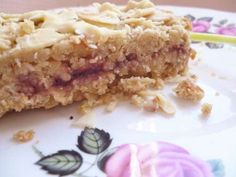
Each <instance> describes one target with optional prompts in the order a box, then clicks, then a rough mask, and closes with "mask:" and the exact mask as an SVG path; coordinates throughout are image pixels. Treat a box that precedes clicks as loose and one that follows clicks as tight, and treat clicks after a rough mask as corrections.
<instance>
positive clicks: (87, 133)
mask: <svg viewBox="0 0 236 177" xmlns="http://www.w3.org/2000/svg"><path fill="white" fill-rule="evenodd" d="M111 143H112V139H111V136H110V134H109V133H108V132H105V131H104V130H100V129H98V128H85V129H84V130H83V131H82V132H81V134H80V135H79V136H78V140H77V147H78V149H76V150H59V151H58V152H56V153H53V154H50V155H43V153H42V152H41V151H39V150H38V149H37V148H36V147H35V146H34V147H33V148H34V150H35V152H37V154H38V155H39V156H40V157H41V158H40V160H39V161H37V162H36V164H37V165H39V166H41V168H42V169H43V170H45V171H47V172H48V173H49V174H52V175H58V176H66V175H72V174H73V176H77V177H89V176H88V175H87V172H88V171H89V170H91V169H93V168H98V169H100V171H101V172H103V173H105V174H106V176H107V177H133V176H135V177H156V176H158V177H223V176H224V166H223V164H222V162H221V161H220V160H210V161H207V162H205V161H203V160H200V159H198V158H196V157H194V156H192V155H191V154H189V152H188V151H186V150H185V149H183V148H181V147H179V146H177V145H174V144H170V143H166V142H152V143H149V144H145V145H138V144H123V145H120V146H118V147H114V148H110V145H111ZM84 154H89V155H92V156H94V161H93V162H86V163H85V161H86V160H85V158H84V156H83V155H84ZM83 166H84V170H80V169H81V168H82V167H83Z"/></svg>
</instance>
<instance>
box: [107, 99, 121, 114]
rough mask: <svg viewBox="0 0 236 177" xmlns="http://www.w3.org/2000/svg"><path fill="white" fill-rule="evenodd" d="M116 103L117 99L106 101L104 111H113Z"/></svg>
mask: <svg viewBox="0 0 236 177" xmlns="http://www.w3.org/2000/svg"><path fill="white" fill-rule="evenodd" d="M117 103H118V101H112V102H110V103H108V105H107V106H106V111H107V112H112V111H114V109H115V108H116V106H117Z"/></svg>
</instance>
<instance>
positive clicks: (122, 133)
mask: <svg viewBox="0 0 236 177" xmlns="http://www.w3.org/2000/svg"><path fill="white" fill-rule="evenodd" d="M163 8H165V9H169V10H172V11H174V12H176V14H179V15H188V17H189V18H191V19H192V20H193V30H194V31H197V32H212V33H221V34H228V35H236V25H235V24H236V14H233V13H226V12H219V11H213V10H207V9H193V8H183V7H169V6H165V7H163ZM192 46H193V48H195V49H196V50H197V52H198V59H197V60H196V61H190V72H191V73H193V74H195V75H197V77H198V84H199V85H200V86H201V87H202V88H203V89H204V90H205V97H204V99H203V100H202V101H201V103H199V104H192V103H189V102H185V101H181V100H179V99H176V98H175V97H174V96H173V94H172V91H171V90H172V88H173V87H174V86H175V84H169V85H167V86H166V87H165V88H164V90H163V91H161V92H162V93H163V94H165V95H166V96H167V97H168V98H169V99H170V100H172V101H173V103H174V104H175V105H176V107H177V112H176V114H175V115H174V116H166V115H165V114H163V113H160V112H158V113H147V112H143V111H142V110H139V109H137V108H134V107H132V106H130V105H129V104H128V103H120V104H119V105H118V107H117V108H116V109H115V110H114V111H113V112H112V113H106V112H105V111H104V108H103V107H100V108H97V109H96V110H94V111H93V115H96V117H95V122H94V126H95V127H96V128H97V129H80V128H78V127H75V126H72V122H73V121H75V120H71V119H70V116H73V117H74V119H78V118H79V117H80V115H79V114H78V113H77V112H76V109H77V108H78V104H74V105H70V106H66V107H57V108H55V109H51V110H32V111H24V112H22V113H10V114H8V115H6V116H4V117H3V118H1V119H0V177H30V176H31V177H49V176H52V177H53V176H67V175H68V176H80V177H95V176H98V177H100V176H101V177H102V176H106V175H107V176H109V177H131V176H134V177H139V176H142V177H155V176H160V177H213V176H215V177H223V176H226V177H235V176H236V152H235V150H236V46H232V45H227V44H212V43H193V44H192ZM202 103H210V104H212V105H213V109H212V113H211V115H210V116H209V118H208V119H204V118H202V117H201V115H200V114H201V104H202ZM30 129H32V130H34V131H35V137H34V139H33V140H32V141H30V142H27V143H22V144H17V143H15V142H14V141H12V136H13V134H14V133H15V132H17V131H19V130H30ZM102 130H104V131H102ZM163 141H164V142H168V143H164V142H163ZM124 144H126V145H124ZM145 144H146V145H145ZM173 144H176V145H178V146H175V145H173ZM179 146H181V147H183V148H184V149H187V150H188V152H190V154H188V153H187V152H186V151H185V150H183V149H182V148H180V147H179ZM114 147H116V148H115V149H114ZM109 154H110V155H109Z"/></svg>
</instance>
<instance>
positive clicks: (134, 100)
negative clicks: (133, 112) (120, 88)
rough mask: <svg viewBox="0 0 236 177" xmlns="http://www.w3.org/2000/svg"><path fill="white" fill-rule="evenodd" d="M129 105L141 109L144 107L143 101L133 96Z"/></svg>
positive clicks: (137, 96)
mask: <svg viewBox="0 0 236 177" xmlns="http://www.w3.org/2000/svg"><path fill="white" fill-rule="evenodd" d="M130 102H131V104H133V105H135V106H137V107H142V106H143V105H144V102H145V100H144V99H143V98H142V97H141V96H139V95H133V96H132V97H131V101H130Z"/></svg>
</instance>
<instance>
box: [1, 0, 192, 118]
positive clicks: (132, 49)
mask: <svg viewBox="0 0 236 177" xmlns="http://www.w3.org/2000/svg"><path fill="white" fill-rule="evenodd" d="M190 30H191V24H190V22H189V21H188V20H187V19H186V18H184V17H177V16H175V15H174V14H172V13H171V12H168V11H164V10H160V9H158V8H157V7H156V6H155V5H154V4H153V3H152V2H150V1H148V0H142V1H139V2H136V1H129V2H128V3H127V5H126V6H116V5H114V4H111V3H103V4H98V3H96V4H94V5H93V6H91V7H83V8H82V7H81V8H69V9H60V10H51V11H33V12H27V13H23V14H5V13H1V14H0V115H3V114H4V113H6V112H9V111H21V110H23V109H34V108H47V109H48V108H52V107H54V106H57V105H68V104H71V103H73V102H75V101H81V100H86V99H96V98H97V97H98V96H101V95H104V94H107V93H111V92H112V93H113V92H122V91H123V90H122V88H121V87H118V86H119V83H120V81H121V80H122V81H124V80H125V79H130V78H136V79H137V78H139V79H140V80H141V79H142V78H151V79H166V78H170V77H174V76H176V75H177V74H182V73H184V72H185V71H186V69H187V66H188V60H189V58H190V57H191V56H192V55H193V52H192V51H193V50H192V49H191V47H190V38H189V31H190ZM131 80H132V79H131ZM134 87H135V85H134Z"/></svg>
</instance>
